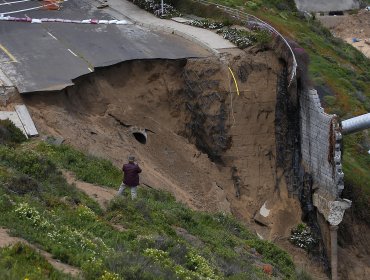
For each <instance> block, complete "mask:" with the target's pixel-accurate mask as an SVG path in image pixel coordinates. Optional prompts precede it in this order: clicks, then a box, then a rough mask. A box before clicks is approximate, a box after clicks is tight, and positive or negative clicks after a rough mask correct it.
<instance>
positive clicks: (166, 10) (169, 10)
mask: <svg viewBox="0 0 370 280" xmlns="http://www.w3.org/2000/svg"><path fill="white" fill-rule="evenodd" d="M130 1H131V2H132V3H134V4H135V5H137V6H139V7H140V8H142V9H144V10H146V11H148V12H151V13H153V14H154V15H156V16H157V17H170V16H175V15H178V11H177V10H176V9H175V8H174V7H173V6H172V5H171V4H168V3H163V15H162V5H161V1H160V0H130Z"/></svg>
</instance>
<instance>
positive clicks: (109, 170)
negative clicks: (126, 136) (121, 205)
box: [35, 143, 122, 188]
mask: <svg viewBox="0 0 370 280" xmlns="http://www.w3.org/2000/svg"><path fill="white" fill-rule="evenodd" d="M35 150H36V151H37V152H38V153H40V154H41V155H43V156H47V157H48V158H49V159H50V160H51V161H52V162H53V163H54V164H55V165H57V166H58V167H60V168H64V169H67V170H69V171H72V172H73V173H74V174H75V175H76V176H77V178H78V179H79V180H82V181H85V182H88V183H92V184H97V185H100V186H106V187H111V188H117V186H119V185H120V184H121V182H122V171H121V170H119V169H118V168H117V167H115V166H114V165H113V164H112V163H111V162H110V161H108V160H104V159H101V158H97V157H94V156H91V155H86V154H84V153H83V152H80V151H78V150H76V149H74V148H72V147H70V146H67V145H60V146H53V145H49V144H47V143H40V144H38V145H36V147H35Z"/></svg>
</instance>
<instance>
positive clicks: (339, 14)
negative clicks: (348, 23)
mask: <svg viewBox="0 0 370 280" xmlns="http://www.w3.org/2000/svg"><path fill="white" fill-rule="evenodd" d="M343 15H344V13H343V11H330V12H329V16H343Z"/></svg>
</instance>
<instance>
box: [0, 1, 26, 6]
mask: <svg viewBox="0 0 370 280" xmlns="http://www.w3.org/2000/svg"><path fill="white" fill-rule="evenodd" d="M30 1H31V0H20V1H13V2H7V1H5V0H3V2H5V3H3V4H0V6H4V5H11V4H17V3H23V2H30Z"/></svg>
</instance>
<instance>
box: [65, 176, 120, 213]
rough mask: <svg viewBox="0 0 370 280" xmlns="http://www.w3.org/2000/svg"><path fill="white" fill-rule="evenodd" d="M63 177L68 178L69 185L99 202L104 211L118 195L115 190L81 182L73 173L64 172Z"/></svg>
mask: <svg viewBox="0 0 370 280" xmlns="http://www.w3.org/2000/svg"><path fill="white" fill-rule="evenodd" d="M63 176H64V177H65V178H66V180H67V182H68V184H71V185H75V186H76V188H78V189H79V190H81V191H83V192H84V193H86V194H87V195H88V196H89V197H90V198H92V199H93V200H95V201H96V202H98V203H99V205H100V207H101V208H102V209H106V208H107V206H108V203H109V201H110V200H111V199H113V197H114V196H115V195H116V194H117V191H115V190H112V189H108V188H103V187H100V186H96V185H94V184H90V183H86V182H82V181H79V180H77V179H76V176H75V175H74V174H73V173H71V172H68V171H65V170H64V171H63Z"/></svg>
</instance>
